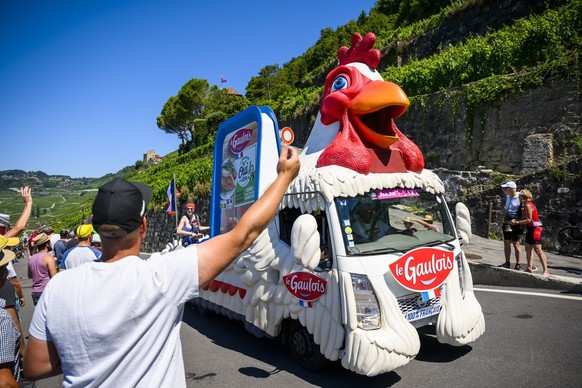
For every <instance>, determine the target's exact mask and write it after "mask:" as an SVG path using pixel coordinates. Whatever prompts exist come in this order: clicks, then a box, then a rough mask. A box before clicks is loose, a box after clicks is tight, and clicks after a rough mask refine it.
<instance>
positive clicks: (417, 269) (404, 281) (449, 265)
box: [390, 248, 455, 292]
mask: <svg viewBox="0 0 582 388" xmlns="http://www.w3.org/2000/svg"><path fill="white" fill-rule="evenodd" d="M454 266H455V258H454V254H453V252H451V251H447V250H444V249H440V248H418V249H413V250H412V251H410V252H408V253H406V254H405V255H403V256H402V257H401V258H400V259H398V260H396V261H395V262H394V263H392V264H390V271H391V272H392V275H393V276H394V278H395V279H396V281H397V282H398V283H400V284H401V285H402V286H403V287H404V288H407V289H409V290H411V291H419V292H422V291H430V290H434V289H435V288H437V287H439V286H440V285H441V284H443V282H444V281H445V279H446V278H447V276H449V274H450V273H451V271H452V270H453V267H454Z"/></svg>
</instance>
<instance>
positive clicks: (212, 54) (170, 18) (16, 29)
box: [0, 0, 375, 177]
mask: <svg viewBox="0 0 582 388" xmlns="http://www.w3.org/2000/svg"><path fill="white" fill-rule="evenodd" d="M374 3H375V1H374V0H353V1H349V0H315V1H314V0H295V1H281V2H279V1H274V0H272V1H263V0H248V1H235V0H223V1H220V2H215V1H195V0H190V1H188V0H165V1H153V0H145V1H138V0H135V1H121V0H120V1H112V0H100V1H93V0H91V1H72V0H67V1H61V0H53V1H43V0H30V1H2V2H1V3H0V52H2V55H1V56H0V85H1V86H0V133H1V134H2V159H1V161H0V170H7V169H20V170H25V171H38V170H40V171H44V172H46V173H47V174H51V175H57V174H61V175H70V176H72V177H101V176H103V175H105V174H107V173H111V172H117V171H118V170H119V169H121V168H123V167H125V166H127V165H133V164H134V163H135V162H136V161H137V160H141V159H142V157H143V153H144V152H146V151H148V150H151V149H154V150H155V151H156V153H158V154H160V155H162V156H164V155H166V154H168V153H170V152H172V151H174V150H176V149H177V147H178V145H179V139H178V137H177V136H175V135H169V134H165V133H164V132H162V131H161V130H160V129H158V127H157V125H156V117H157V116H158V115H159V114H160V111H161V110H162V107H163V105H164V103H165V102H166V101H167V100H168V98H169V97H171V96H174V95H176V94H177V92H178V91H179V89H180V88H181V87H182V85H184V84H185V83H186V82H187V81H188V80H190V79H192V78H202V79H207V80H208V82H209V83H210V84H211V85H212V84H216V85H220V77H221V75H223V76H224V77H225V78H226V79H227V80H228V82H227V83H226V84H223V85H224V86H225V85H229V86H231V87H233V88H234V89H236V90H238V91H239V92H244V90H245V88H246V85H247V83H248V81H249V80H250V78H251V77H252V76H256V75H257V74H258V72H259V70H260V69H261V68H263V67H264V66H266V65H270V64H280V65H282V64H284V63H286V62H288V61H289V60H290V59H291V58H293V57H296V56H299V55H301V54H302V53H303V52H304V51H305V50H306V49H307V48H308V47H310V46H311V45H313V44H314V43H315V42H316V41H317V39H318V38H319V36H320V31H321V30H322V29H324V28H326V27H331V28H333V29H336V28H337V27H339V26H341V25H343V24H345V23H347V22H348V21H349V20H351V19H356V18H357V17H358V15H359V14H360V13H361V11H365V12H366V13H368V12H369V10H370V9H371V8H372V6H373V5H374ZM365 32H367V31H363V33H365Z"/></svg>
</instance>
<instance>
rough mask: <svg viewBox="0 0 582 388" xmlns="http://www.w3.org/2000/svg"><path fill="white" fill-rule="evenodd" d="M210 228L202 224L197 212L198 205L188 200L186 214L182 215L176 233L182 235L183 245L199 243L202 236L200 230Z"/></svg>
mask: <svg viewBox="0 0 582 388" xmlns="http://www.w3.org/2000/svg"><path fill="white" fill-rule="evenodd" d="M208 229H209V227H208V226H202V225H200V218H199V217H198V214H196V205H194V204H193V203H191V202H188V203H187V204H186V214H185V215H183V216H182V218H181V219H180V223H179V224H178V228H177V229H176V234H177V235H178V236H181V240H182V246H184V247H186V246H188V245H190V244H194V243H197V242H198V239H199V238H200V237H201V236H202V234H201V233H200V232H201V231H203V230H208Z"/></svg>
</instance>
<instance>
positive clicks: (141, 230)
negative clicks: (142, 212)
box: [139, 217, 148, 236]
mask: <svg viewBox="0 0 582 388" xmlns="http://www.w3.org/2000/svg"><path fill="white" fill-rule="evenodd" d="M147 230H148V219H147V218H146V217H142V219H141V225H140V226H139V233H140V234H143V235H144V236H145V234H146V232H147Z"/></svg>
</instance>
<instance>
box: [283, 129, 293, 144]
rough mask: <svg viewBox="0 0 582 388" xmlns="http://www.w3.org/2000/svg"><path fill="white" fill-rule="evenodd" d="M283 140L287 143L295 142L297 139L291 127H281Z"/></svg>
mask: <svg viewBox="0 0 582 388" xmlns="http://www.w3.org/2000/svg"><path fill="white" fill-rule="evenodd" d="M281 140H283V143H285V144H287V145H289V144H291V143H293V140H295V134H294V133H293V130H292V129H291V128H289V127H283V129H281Z"/></svg>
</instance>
